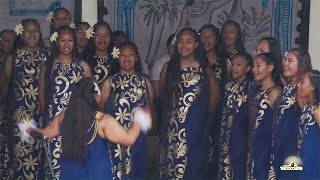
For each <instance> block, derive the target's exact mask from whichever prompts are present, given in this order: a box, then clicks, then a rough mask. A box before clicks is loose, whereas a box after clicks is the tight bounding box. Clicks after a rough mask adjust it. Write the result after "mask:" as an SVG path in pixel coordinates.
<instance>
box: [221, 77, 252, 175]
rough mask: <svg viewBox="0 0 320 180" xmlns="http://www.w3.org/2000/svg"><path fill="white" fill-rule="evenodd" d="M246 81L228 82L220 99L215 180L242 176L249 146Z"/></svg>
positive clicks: (247, 83)
mask: <svg viewBox="0 0 320 180" xmlns="http://www.w3.org/2000/svg"><path fill="white" fill-rule="evenodd" d="M248 86H249V80H247V79H245V80H243V81H242V82H240V83H238V82H231V84H230V86H229V88H228V89H227V91H226V93H225V96H224V99H223V110H222V116H221V128H220V136H219V151H218V160H219V164H218V179H232V178H235V177H237V178H238V179H239V178H244V175H245V172H246V160H247V158H246V157H247V156H246V155H247V145H248V143H247V142H248V120H247V119H248V118H247V113H248V112H247V110H246V109H247V96H248V95H247V93H248Z"/></svg>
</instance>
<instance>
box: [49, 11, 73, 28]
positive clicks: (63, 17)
mask: <svg viewBox="0 0 320 180" xmlns="http://www.w3.org/2000/svg"><path fill="white" fill-rule="evenodd" d="M69 24H71V17H70V14H69V13H68V12H67V11H66V10H65V9H59V10H57V11H56V12H55V13H54V16H53V20H52V27H53V28H54V29H58V28H59V27H61V26H63V25H69Z"/></svg>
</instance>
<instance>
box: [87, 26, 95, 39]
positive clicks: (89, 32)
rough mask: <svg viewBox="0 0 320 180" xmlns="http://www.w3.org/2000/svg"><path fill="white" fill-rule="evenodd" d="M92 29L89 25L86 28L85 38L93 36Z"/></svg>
mask: <svg viewBox="0 0 320 180" xmlns="http://www.w3.org/2000/svg"><path fill="white" fill-rule="evenodd" d="M93 34H94V31H93V28H92V27H89V29H87V30H86V38H87V39H91V38H92V37H93Z"/></svg>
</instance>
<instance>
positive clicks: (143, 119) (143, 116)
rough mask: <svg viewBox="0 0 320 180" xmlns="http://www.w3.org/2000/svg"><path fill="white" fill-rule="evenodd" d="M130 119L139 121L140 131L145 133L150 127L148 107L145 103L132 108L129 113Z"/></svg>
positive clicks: (150, 120)
mask: <svg viewBox="0 0 320 180" xmlns="http://www.w3.org/2000/svg"><path fill="white" fill-rule="evenodd" d="M130 120H131V121H135V122H137V123H139V124H140V126H141V131H142V132H143V133H144V134H146V133H147V132H148V130H149V129H151V127H152V118H151V113H150V108H149V107H148V106H146V105H142V106H137V107H135V108H133V110H132V112H131V115H130Z"/></svg>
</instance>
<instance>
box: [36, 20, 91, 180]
mask: <svg viewBox="0 0 320 180" xmlns="http://www.w3.org/2000/svg"><path fill="white" fill-rule="evenodd" d="M51 40H52V41H53V43H52V44H53V47H52V54H51V56H50V58H49V59H48V61H47V63H46V65H45V66H43V68H42V70H41V76H40V92H39V95H40V108H41V112H44V114H45V116H44V117H45V120H46V122H47V123H50V122H51V121H52V120H53V118H54V117H55V116H56V115H57V114H59V113H60V112H61V111H63V110H65V108H66V106H67V105H68V103H69V99H70V96H71V92H72V89H73V87H74V85H75V83H76V82H78V81H79V80H80V79H81V78H82V77H84V76H86V77H91V76H92V75H91V71H90V67H89V65H88V64H87V63H85V62H84V61H82V60H80V59H78V58H77V57H76V51H77V49H76V46H75V35H74V30H73V29H71V28H70V27H69V26H67V25H64V26H61V27H60V28H58V30H57V33H56V35H54V34H53V35H52V36H51ZM50 148H51V159H52V162H51V164H52V166H53V170H54V175H55V177H56V178H58V179H59V177H60V156H61V136H59V137H57V138H53V139H51V140H50Z"/></svg>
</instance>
